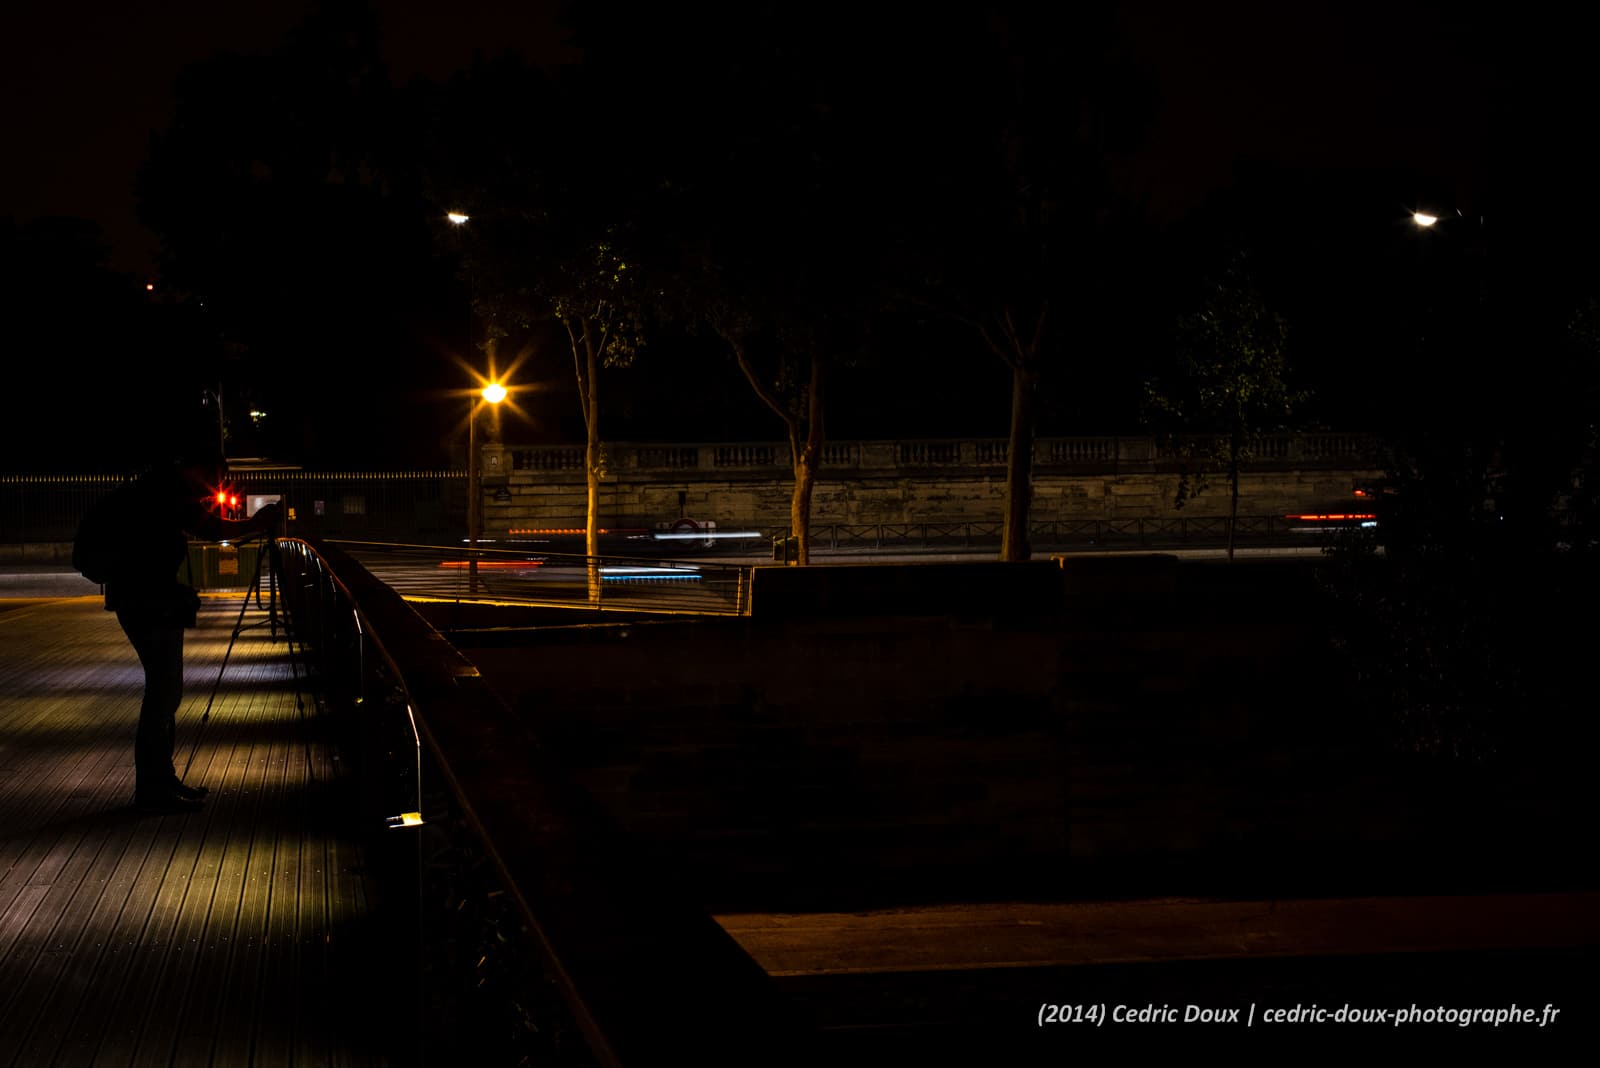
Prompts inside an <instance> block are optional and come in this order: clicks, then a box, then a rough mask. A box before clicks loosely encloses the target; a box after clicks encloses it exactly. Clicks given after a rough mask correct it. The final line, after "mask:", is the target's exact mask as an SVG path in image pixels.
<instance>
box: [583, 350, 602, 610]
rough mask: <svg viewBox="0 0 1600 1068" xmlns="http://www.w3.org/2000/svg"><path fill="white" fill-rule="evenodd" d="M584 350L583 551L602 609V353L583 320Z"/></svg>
mask: <svg viewBox="0 0 1600 1068" xmlns="http://www.w3.org/2000/svg"><path fill="white" fill-rule="evenodd" d="M583 350H584V365H585V371H584V378H585V380H586V382H587V385H588V388H587V389H585V390H583V392H582V394H581V397H582V400H583V425H584V430H585V435H584V443H583V471H584V482H585V487H586V488H587V490H588V503H587V505H586V506H585V509H584V520H583V523H584V526H583V551H584V555H585V556H587V557H588V561H587V563H588V567H587V571H588V577H589V603H590V604H592V605H596V606H598V605H599V603H600V563H599V560H598V559H597V558H598V557H599V555H600V522H599V516H600V466H601V464H600V403H599V399H598V397H599V388H598V387H599V382H598V380H597V378H596V372H597V371H598V370H599V362H600V361H599V354H598V353H597V352H596V351H595V339H594V333H593V331H592V330H591V329H590V326H589V320H587V319H585V320H584V321H583Z"/></svg>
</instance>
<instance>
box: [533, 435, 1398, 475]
mask: <svg viewBox="0 0 1600 1068" xmlns="http://www.w3.org/2000/svg"><path fill="white" fill-rule="evenodd" d="M1207 444H1214V442H1212V441H1210V439H1207V438H1202V437H1199V436H1191V437H1184V438H1177V439H1173V440H1170V441H1167V440H1158V439H1157V438H1155V437H1152V436H1148V435H1144V436H1141V435H1105V436H1098V437H1051V438H1038V439H1036V440H1035V441H1034V444H1033V448H1034V453H1033V461H1034V465H1035V466H1036V467H1037V468H1039V469H1041V470H1049V469H1051V468H1057V469H1061V470H1064V471H1071V472H1078V473H1095V472H1101V473H1116V472H1119V471H1138V470H1150V469H1152V467H1155V466H1164V465H1170V464H1172V463H1175V462H1177V461H1178V460H1179V459H1180V458H1181V457H1183V456H1184V455H1187V454H1189V453H1192V452H1193V451H1195V449H1197V448H1199V447H1201V446H1203V445H1207ZM604 449H605V456H606V470H607V471H608V472H610V473H611V476H612V477H620V478H626V477H627V476H628V475H629V473H633V472H638V473H645V472H659V473H663V474H666V473H673V474H683V473H686V472H705V473H707V474H730V473H734V472H739V471H744V472H750V473H752V474H756V475H764V474H773V475H776V474H781V473H782V472H784V471H787V470H788V468H789V462H790V458H789V446H788V445H787V444H785V443H783V442H738V443H726V442H724V443H716V442H704V443H695V442H684V443H675V444H646V443H636V442H626V441H613V442H606V443H605V445H604ZM506 451H508V452H509V453H510V454H511V460H510V464H509V469H510V470H512V471H526V472H538V473H540V474H545V475H563V474H564V475H574V476H577V475H581V474H582V473H583V450H582V449H581V448H575V447H573V446H570V445H534V446H513V447H510V448H508V449H507V450H506ZM1007 451H1008V443H1007V441H1006V439H1004V438H930V439H903V440H890V441H870V440H864V441H830V442H827V443H825V444H824V446H823V458H822V467H823V469H824V471H827V470H841V469H842V470H851V471H873V470H884V471H895V470H905V471H917V470H928V469H932V470H942V469H949V468H993V467H998V466H1004V464H1005V462H1006V454H1007ZM1250 454H1251V457H1252V461H1251V467H1252V468H1264V467H1289V468H1292V467H1295V466H1296V465H1309V466H1314V467H1315V466H1328V465H1338V464H1355V465H1359V466H1368V465H1370V464H1372V463H1373V462H1374V461H1375V458H1376V455H1377V440H1376V439H1375V438H1374V437H1373V436H1372V435H1369V434H1358V433H1303V434H1262V435H1259V436H1257V437H1255V438H1252V439H1251V444H1250Z"/></svg>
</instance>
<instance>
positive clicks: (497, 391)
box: [467, 382, 506, 594]
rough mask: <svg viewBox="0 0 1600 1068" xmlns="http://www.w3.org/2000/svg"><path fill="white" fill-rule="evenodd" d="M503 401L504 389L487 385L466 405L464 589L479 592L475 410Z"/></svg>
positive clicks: (479, 516) (480, 509)
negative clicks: (481, 400) (465, 547)
mask: <svg viewBox="0 0 1600 1068" xmlns="http://www.w3.org/2000/svg"><path fill="white" fill-rule="evenodd" d="M480 397H481V398H483V403H484V404H499V403H500V402H501V401H503V400H505V399H506V387H505V386H503V385H501V384H500V383H499V382H490V383H489V384H488V385H486V386H484V387H483V388H482V389H480V390H479V391H478V392H477V393H475V394H473V396H472V398H471V399H470V401H469V402H468V405H467V589H468V591H469V592H470V593H474V594H475V593H477V592H478V539H479V538H481V537H482V536H483V483H482V473H481V472H480V471H479V469H478V409H479V408H481V407H482V406H483V405H482V404H479V403H478V398H480Z"/></svg>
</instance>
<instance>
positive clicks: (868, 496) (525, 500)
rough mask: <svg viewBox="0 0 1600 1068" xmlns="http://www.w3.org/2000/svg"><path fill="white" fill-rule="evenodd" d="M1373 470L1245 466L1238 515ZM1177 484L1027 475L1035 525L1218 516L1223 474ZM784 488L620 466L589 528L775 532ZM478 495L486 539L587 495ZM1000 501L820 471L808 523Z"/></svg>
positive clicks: (985, 486)
mask: <svg viewBox="0 0 1600 1068" xmlns="http://www.w3.org/2000/svg"><path fill="white" fill-rule="evenodd" d="M1380 474H1381V472H1380V471H1379V470H1378V469H1377V468H1376V467H1372V466H1366V465H1357V464H1341V465H1338V466H1334V467H1303V468H1287V469H1286V468H1276V469H1270V470H1254V471H1250V472H1247V473H1245V474H1244V476H1243V477H1242V478H1241V479H1240V486H1239V490H1240V501H1239V514H1240V515H1241V516H1282V515H1286V514H1290V513H1298V512H1320V511H1328V510H1341V511H1349V510H1352V509H1354V508H1357V507H1359V505H1360V502H1359V500H1358V499H1357V498H1356V497H1355V496H1354V495H1353V493H1352V490H1353V488H1354V486H1355V485H1356V484H1357V483H1358V482H1363V481H1370V480H1374V479H1376V478H1378V477H1379V476H1380ZM1178 482H1179V475H1178V473H1177V472H1176V471H1174V470H1145V471H1117V472H1102V473H1092V472H1071V471H1052V470H1049V469H1044V470H1040V471H1037V472H1036V473H1035V476H1034V480H1033V490H1034V499H1033V511H1032V519H1033V521H1034V522H1036V523H1038V522H1050V521H1065V520H1080V519H1104V520H1125V519H1126V520H1131V519H1161V518H1173V517H1177V516H1189V517H1213V516H1226V515H1227V514H1228V508H1229V492H1228V485H1227V481H1226V479H1225V478H1222V477H1220V476H1218V477H1213V478H1212V480H1211V482H1210V484H1209V485H1208V486H1206V488H1205V489H1203V490H1202V492H1200V493H1199V494H1198V495H1197V496H1195V497H1193V498H1192V499H1191V500H1189V501H1188V502H1187V503H1186V505H1185V506H1184V508H1183V509H1182V510H1179V509H1178V508H1176V506H1175V504H1174V501H1175V499H1176V496H1177V491H1178ZM792 486H793V483H792V482H791V481H790V479H789V477H788V475H787V472H786V471H783V470H781V469H779V470H773V469H768V470H758V471H748V472H741V473H728V474H722V475H720V476H719V475H707V474H705V473H701V472H696V473H693V474H686V473H684V472H681V471H672V470H663V471H650V472H638V471H635V472H630V471H626V470H624V471H622V472H619V473H615V474H610V475H608V477H607V478H605V479H604V480H603V481H602V483H601V492H600V513H601V517H600V525H601V526H602V527H612V528H615V527H637V526H653V525H655V524H657V523H661V522H664V521H669V520H673V519H676V518H678V517H680V516H687V517H690V518H693V519H697V520H712V521H715V522H716V523H717V524H718V525H719V526H722V527H731V526H741V525H744V526H751V527H755V528H760V529H766V530H772V529H784V528H787V526H788V522H789V500H790V494H791V492H792ZM484 493H485V496H484V529H485V531H486V532H487V534H488V536H490V537H498V536H505V535H506V534H508V533H511V532H515V531H518V530H527V529H541V528H542V529H549V528H556V529H571V528H575V527H581V526H582V525H583V521H584V509H585V500H586V498H585V490H584V485H583V481H582V476H581V472H572V471H570V470H569V471H565V472H550V471H539V470H525V469H524V470H512V471H510V472H509V473H508V474H507V475H505V476H502V477H500V478H499V479H495V480H486V483H485V489H484ZM1004 506H1005V472H1004V470H1003V469H1000V468H983V467H976V468H964V467H949V468H945V469H940V470H923V471H916V470H904V469H899V468H892V467H891V468H887V469H877V470H873V469H861V468H858V469H855V470H853V471H850V472H848V473H830V472H829V471H828V470H827V469H826V468H825V469H824V471H823V477H822V478H820V479H819V480H818V482H817V484H816V490H815V494H814V496H813V499H812V520H813V523H814V524H816V525H819V526H820V525H826V524H873V523H920V522H952V523H954V522H998V521H999V520H1000V518H1001V516H1002V514H1003V510H1004Z"/></svg>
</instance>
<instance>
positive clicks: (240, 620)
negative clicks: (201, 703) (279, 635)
mask: <svg viewBox="0 0 1600 1068" xmlns="http://www.w3.org/2000/svg"><path fill="white" fill-rule="evenodd" d="M260 589H261V557H260V556H259V555H258V556H257V557H256V573H255V575H254V576H253V577H252V578H251V580H250V588H249V589H247V590H245V591H244V600H243V601H242V602H241V603H240V605H239V614H238V616H237V617H235V618H234V621H233V633H232V634H231V635H230V636H229V638H228V648H227V649H226V650H224V651H223V654H222V666H221V667H220V668H218V669H217V681H216V682H214V683H212V684H211V695H210V696H209V697H207V698H206V710H205V711H204V712H202V713H201V714H200V730H199V732H197V733H196V734H195V736H194V745H192V746H190V748H189V759H188V760H187V761H186V762H185V763H184V765H183V774H182V775H179V776H178V778H179V779H184V778H187V777H188V775H189V768H190V767H191V766H192V765H193V764H194V758H195V754H196V753H198V752H199V751H200V739H201V738H202V737H203V736H204V731H205V727H206V724H207V723H209V722H210V720H211V706H212V705H214V704H215V703H216V700H217V693H218V691H220V690H221V689H222V676H223V675H224V674H225V673H226V672H227V670H228V660H229V658H231V657H232V656H233V646H234V644H235V643H236V642H238V640H239V634H240V633H241V632H242V631H243V630H244V614H245V612H246V611H247V610H248V609H249V607H250V594H251V592H252V591H255V592H259V591H260Z"/></svg>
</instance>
